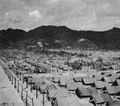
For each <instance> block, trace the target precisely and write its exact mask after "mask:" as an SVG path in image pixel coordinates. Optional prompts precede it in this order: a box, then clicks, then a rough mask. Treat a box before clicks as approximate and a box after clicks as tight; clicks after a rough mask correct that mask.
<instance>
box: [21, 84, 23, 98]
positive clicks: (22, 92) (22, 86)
mask: <svg viewBox="0 0 120 106" xmlns="http://www.w3.org/2000/svg"><path fill="white" fill-rule="evenodd" d="M21 99H22V100H23V85H21Z"/></svg>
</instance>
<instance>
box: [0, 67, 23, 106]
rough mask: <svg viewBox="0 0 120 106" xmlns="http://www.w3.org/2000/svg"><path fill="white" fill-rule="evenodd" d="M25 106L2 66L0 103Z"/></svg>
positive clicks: (0, 69) (0, 71) (0, 72)
mask: <svg viewBox="0 0 120 106" xmlns="http://www.w3.org/2000/svg"><path fill="white" fill-rule="evenodd" d="M1 104H6V105H7V104H9V105H10V106H24V104H23V102H22V100H21V98H20V96H19V94H18V93H17V91H16V90H15V89H14V87H13V85H12V84H11V82H10V81H9V79H8V77H7V75H6V74H5V73H4V71H3V69H2V67H1V66H0V105H1Z"/></svg>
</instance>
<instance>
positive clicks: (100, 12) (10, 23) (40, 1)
mask: <svg viewBox="0 0 120 106" xmlns="http://www.w3.org/2000/svg"><path fill="white" fill-rule="evenodd" d="M42 25H57V26H67V27H68V28H71V29H74V30H97V31H103V30H109V29H111V28H113V27H120V0H0V30H1V29H7V28H15V29H23V30H30V29H33V28H36V27H39V26H42Z"/></svg>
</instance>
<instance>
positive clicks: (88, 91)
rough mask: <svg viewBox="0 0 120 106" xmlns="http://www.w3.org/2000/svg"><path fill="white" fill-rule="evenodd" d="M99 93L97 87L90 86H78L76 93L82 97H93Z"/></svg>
mask: <svg viewBox="0 0 120 106" xmlns="http://www.w3.org/2000/svg"><path fill="white" fill-rule="evenodd" d="M94 93H97V90H96V89H95V88H92V87H89V88H85V87H82V88H77V89H76V95H77V96H78V97H80V98H86V97H91V96H92V94H94Z"/></svg>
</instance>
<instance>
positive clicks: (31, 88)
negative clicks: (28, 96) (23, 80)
mask: <svg viewBox="0 0 120 106" xmlns="http://www.w3.org/2000/svg"><path fill="white" fill-rule="evenodd" d="M30 91H31V92H32V84H31V86H30Z"/></svg>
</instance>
